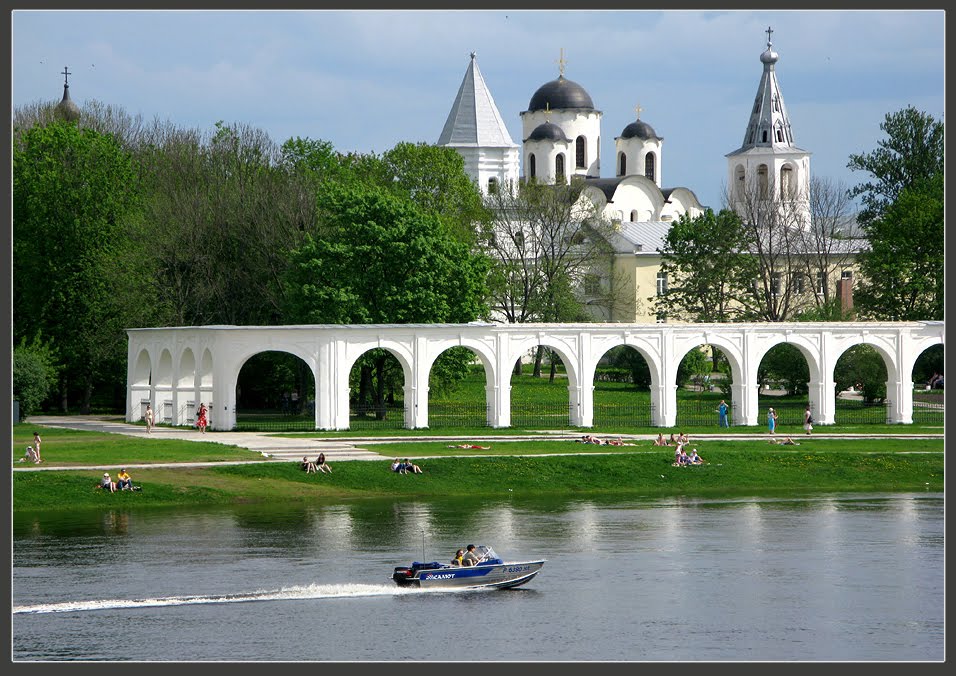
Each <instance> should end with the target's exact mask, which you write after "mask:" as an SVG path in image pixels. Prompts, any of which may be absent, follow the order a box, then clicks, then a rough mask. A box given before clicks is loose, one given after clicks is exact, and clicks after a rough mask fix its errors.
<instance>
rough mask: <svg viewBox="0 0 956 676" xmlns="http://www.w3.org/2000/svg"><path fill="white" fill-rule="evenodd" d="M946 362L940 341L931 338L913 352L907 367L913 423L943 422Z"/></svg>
mask: <svg viewBox="0 0 956 676" xmlns="http://www.w3.org/2000/svg"><path fill="white" fill-rule="evenodd" d="M914 352H916V350H914ZM945 362H946V360H945V347H944V345H943V343H942V342H935V341H934V342H932V343H931V344H929V345H925V346H923V349H921V350H919V352H916V354H915V356H914V359H913V366H912V368H911V369H910V377H911V378H910V379H911V381H912V382H913V422H914V423H915V422H919V423H923V424H932V425H936V424H939V425H942V424H943V423H944V422H945V421H944V417H945V406H944V401H945V397H944V388H945V366H946V363H945Z"/></svg>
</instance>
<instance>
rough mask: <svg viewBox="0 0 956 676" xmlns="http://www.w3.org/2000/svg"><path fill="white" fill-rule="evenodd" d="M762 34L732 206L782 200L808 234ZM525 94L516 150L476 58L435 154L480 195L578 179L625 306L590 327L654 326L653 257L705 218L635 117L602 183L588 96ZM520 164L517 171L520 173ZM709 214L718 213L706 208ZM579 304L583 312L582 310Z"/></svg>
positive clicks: (599, 313) (801, 164)
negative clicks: (683, 225)
mask: <svg viewBox="0 0 956 676" xmlns="http://www.w3.org/2000/svg"><path fill="white" fill-rule="evenodd" d="M771 33H772V31H771V29H769V28H768V29H767V48H766V50H765V51H764V52H763V53H761V54H760V57H759V59H760V63H761V65H762V72H761V77H760V81H759V84H758V87H757V94H756V97H755V99H754V104H753V108H752V111H751V114H750V118H749V120H748V121H747V124H746V131H745V133H744V137H743V142H742V144H741V145H740V147H739V148H737V149H736V150H734V151H732V152H730V153H729V154H727V155H726V158H727V183H726V185H727V186H730V192H729V200H730V201H731V202H732V203H733V206H734V208H736V209H738V213H742V211H743V207H744V206H745V205H744V202H745V200H746V198H747V193H748V190H749V189H750V187H751V186H754V189H755V190H756V191H757V192H759V194H760V195H762V196H763V197H766V196H767V194H768V193H772V194H779V195H783V196H784V198H785V201H786V203H787V204H788V211H789V212H790V213H791V214H792V215H793V216H792V218H794V219H795V221H796V222H797V223H796V224H797V225H798V227H802V228H808V227H809V226H810V201H809V185H810V153H809V152H807V151H805V150H802V149H800V148H799V147H797V146H796V145H795V144H794V141H793V130H792V128H791V125H790V119H789V116H788V114H787V109H786V106H785V105H784V101H783V95H782V93H781V91H780V85H779V83H778V82H777V77H776V72H775V64H776V63H777V61H778V59H779V55H778V54H777V52H775V51H774V50H773V48H772V47H773V45H772V43H771V41H770V34H771ZM558 64H559V69H560V72H559V75H558V78H557V79H555V80H552V81H550V82H546V83H544V84H543V85H541V86H540V87H538V89H537V90H536V91H535V92H534V93H533V94H532V96H531V99H530V102H529V104H528V108H527V110H524V111H521V112H520V116H521V131H522V136H523V138H522V139H521V144H520V145H519V144H517V143H515V142H514V141H513V140H512V138H511V136H510V134H509V133H508V130H507V128H506V126H505V123H504V121H503V119H502V117H501V113H500V111H499V110H498V108H497V106H496V105H495V101H494V97H493V96H492V94H491V91H490V89H489V88H488V85H487V84H486V82H485V80H484V77H483V76H482V74H481V71H480V70H479V68H478V62H477V60H476V54H475V52H472V53H471V60H470V63H469V64H468V67H467V69H466V70H465V76H464V78H463V80H462V83H461V86H460V87H459V89H458V94H457V96H456V97H455V100H454V103H453V104H452V107H451V111H450V112H449V114H448V118H447V120H446V122H445V126H444V128H443V129H442V131H441V134H440V135H439V138H438V142H437V145H439V146H447V147H449V148H454V149H455V150H456V151H458V153H460V154H461V155H462V157H463V158H464V166H465V171H466V173H467V174H468V175H469V176H470V177H471V178H472V179H473V180H474V181H475V182H476V183H477V185H478V186H479V188H480V189H481V190H482V192H484V193H486V194H487V193H489V192H491V191H494V190H496V189H497V188H498V186H501V185H509V184H511V185H514V184H517V183H518V182H519V181H523V180H530V179H534V180H537V181H539V182H545V183H549V184H554V183H557V182H562V181H563V182H569V181H570V180H571V178H572V177H580V178H581V179H582V180H583V182H584V183H585V185H586V187H585V189H584V192H583V195H582V198H583V197H586V198H587V199H589V200H590V201H591V203H592V204H593V205H594V207H595V208H596V209H597V210H598V211H599V213H601V214H602V216H603V217H604V218H606V219H607V221H608V222H610V223H611V224H612V226H613V228H614V232H615V234H614V236H613V237H612V239H613V241H612V242H611V245H612V247H613V249H614V265H613V272H612V273H611V274H613V275H614V276H615V278H616V279H623V280H624V286H625V287H626V292H625V296H626V299H625V302H624V303H622V304H621V307H620V308H618V309H616V310H612V309H600V308H595V311H596V313H595V314H596V316H595V319H596V320H597V321H607V322H655V321H657V322H661V321H665V320H664V319H663V318H661V317H658V316H657V315H656V314H655V311H654V304H653V302H650V301H651V299H652V298H653V296H655V295H657V294H661V293H663V292H664V291H666V288H667V279H666V277H665V276H663V275H662V274H661V273H660V262H661V257H660V254H659V253H658V249H660V248H662V247H663V241H664V238H665V236H666V234H667V232H668V230H669V229H670V227H671V224H672V223H673V222H674V221H676V220H678V219H679V218H680V217H681V216H682V215H684V214H686V215H687V216H688V217H689V218H696V217H697V216H700V215H701V214H703V212H704V210H705V208H706V207H705V205H702V204H701V203H700V202H699V200H698V199H697V196H696V195H695V194H694V192H693V190H691V189H690V188H688V187H684V186H667V187H665V184H664V183H663V181H662V176H663V173H664V171H663V170H664V139H663V137H661V136H659V135H658V134H657V132H656V131H655V130H654V128H653V127H652V126H651V125H650V124H648V123H647V122H646V121H644V120H641V119H640V108H638V109H637V112H638V116H637V119H635V120H634V121H633V122H631V123H630V124H628V125H627V126H625V127H624V129H622V130H621V131H620V134H619V135H617V136H615V137H614V157H613V158H612V159H611V166H612V167H613V173H614V176H613V177H602V175H601V131H602V130H601V117H602V113H601V111H600V110H599V109H597V108H596V107H595V105H594V102H593V100H592V99H591V96H590V95H589V94H588V92H587V90H586V89H585V88H584V87H583V86H582V85H580V84H578V83H577V82H574V81H572V80H569V79H567V78H565V77H564V58H563V53H562V58H561V59H560V60H559V61H558ZM519 164H520V166H519ZM710 206H711V208H713V209H714V211H718V210H719V209H720V206H719V205H710ZM586 300H587V299H586V298H585V302H586Z"/></svg>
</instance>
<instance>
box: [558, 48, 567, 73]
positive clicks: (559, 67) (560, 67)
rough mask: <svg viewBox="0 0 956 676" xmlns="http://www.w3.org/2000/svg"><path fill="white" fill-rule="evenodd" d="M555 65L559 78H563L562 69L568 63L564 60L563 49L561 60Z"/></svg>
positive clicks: (562, 50)
mask: <svg viewBox="0 0 956 676" xmlns="http://www.w3.org/2000/svg"><path fill="white" fill-rule="evenodd" d="M557 64H558V72H559V73H560V75H561V77H564V67H565V66H566V65H567V64H568V62H567V61H565V60H564V47H562V48H561V58H559V59H558V60H557Z"/></svg>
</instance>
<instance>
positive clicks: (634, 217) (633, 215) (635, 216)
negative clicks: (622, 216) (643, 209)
mask: <svg viewBox="0 0 956 676" xmlns="http://www.w3.org/2000/svg"><path fill="white" fill-rule="evenodd" d="M639 218H640V215H639V214H638V213H637V209H634V211H632V212H631V223H637V221H638V219H639Z"/></svg>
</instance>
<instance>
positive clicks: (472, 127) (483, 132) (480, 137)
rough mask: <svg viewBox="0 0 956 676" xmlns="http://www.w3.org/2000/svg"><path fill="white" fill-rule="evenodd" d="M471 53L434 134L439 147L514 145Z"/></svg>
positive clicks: (473, 53) (507, 146)
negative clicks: (438, 132)
mask: <svg viewBox="0 0 956 676" xmlns="http://www.w3.org/2000/svg"><path fill="white" fill-rule="evenodd" d="M475 56H476V54H475V52H472V53H471V62H470V63H469V64H468V68H467V70H465V77H464V79H463V80H462V82H461V87H459V88H458V96H456V97H455V102H454V103H453V104H452V106H451V112H449V113H448V119H447V120H446V121H445V127H444V128H443V129H442V132H441V136H439V137H438V145H440V146H458V147H470V146H474V147H483V148H502V147H505V148H513V147H514V148H516V147H517V145H516V144H515V142H514V141H512V140H511V135H510V134H509V133H508V128H507V127H506V126H505V123H504V120H502V119H501V113H499V112H498V107H497V106H496V105H495V100H494V99H493V98H492V96H491V92H490V91H488V87H487V86H486V85H485V80H484V78H483V77H482V76H481V71H480V70H478V62H477V61H476V60H475Z"/></svg>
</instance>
